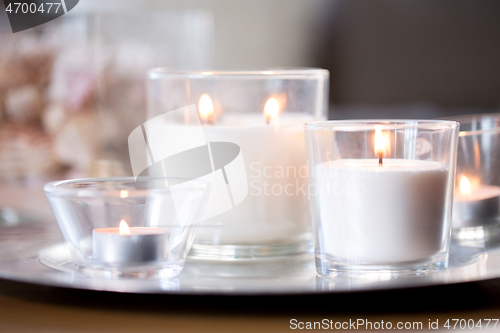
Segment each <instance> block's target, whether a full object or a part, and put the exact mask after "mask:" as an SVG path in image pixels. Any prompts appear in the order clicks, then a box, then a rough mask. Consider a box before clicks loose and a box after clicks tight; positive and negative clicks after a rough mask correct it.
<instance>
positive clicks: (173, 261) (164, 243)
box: [44, 177, 210, 278]
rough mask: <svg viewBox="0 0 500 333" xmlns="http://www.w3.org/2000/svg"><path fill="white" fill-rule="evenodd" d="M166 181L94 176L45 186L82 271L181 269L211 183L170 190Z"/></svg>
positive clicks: (137, 274)
mask: <svg viewBox="0 0 500 333" xmlns="http://www.w3.org/2000/svg"><path fill="white" fill-rule="evenodd" d="M167 181H168V180H166V179H160V178H158V179H153V178H145V177H141V178H138V179H137V181H135V180H134V178H132V177H127V178H94V179H75V180H65V181H56V182H51V183H48V184H46V185H45V186H44V191H45V195H46V197H47V200H48V202H49V205H50V207H51V209H52V212H53V213H54V215H55V218H56V220H57V223H58V225H59V228H60V230H61V232H62V234H63V236H64V239H65V240H66V242H67V244H68V245H69V248H70V251H71V254H72V258H73V261H74V264H75V265H76V266H77V267H78V269H79V271H80V272H82V273H83V274H84V275H88V276H91V277H109V278H116V277H130V278H169V277H173V276H175V275H177V274H179V273H180V272H181V270H182V268H183V266H184V263H185V261H186V257H187V253H188V251H189V250H190V248H191V245H192V242H193V239H194V235H195V231H196V227H197V225H198V223H196V221H197V219H198V218H199V214H201V213H202V211H203V209H204V207H205V205H206V200H207V197H208V194H209V191H210V185H209V184H207V183H206V182H203V181H201V180H199V181H194V182H193V181H192V182H190V183H189V186H184V187H183V188H182V189H180V190H177V191H175V192H173V191H172V190H171V188H170V187H169V186H168V185H166V184H167ZM170 181H171V180H170Z"/></svg>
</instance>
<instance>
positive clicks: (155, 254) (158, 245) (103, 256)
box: [92, 220, 168, 265]
mask: <svg viewBox="0 0 500 333" xmlns="http://www.w3.org/2000/svg"><path fill="white" fill-rule="evenodd" d="M92 242H93V250H92V251H93V259H94V262H95V263H96V264H98V265H103V264H104V265H113V264H118V265H122V264H141V263H151V262H155V261H159V262H160V261H164V260H166V259H167V243H168V234H167V231H166V230H164V229H159V228H149V227H131V228H130V227H129V226H128V225H127V223H126V222H125V221H124V220H121V221H120V225H119V227H116V228H98V229H94V230H93V232H92Z"/></svg>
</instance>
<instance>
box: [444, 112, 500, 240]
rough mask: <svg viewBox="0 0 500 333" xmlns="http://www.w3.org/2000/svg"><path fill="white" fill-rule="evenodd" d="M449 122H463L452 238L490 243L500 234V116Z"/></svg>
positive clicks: (464, 116) (458, 119)
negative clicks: (489, 241)
mask: <svg viewBox="0 0 500 333" xmlns="http://www.w3.org/2000/svg"><path fill="white" fill-rule="evenodd" d="M449 119H452V120H455V121H458V122H459V123H460V133H459V138H458V149H457V171H456V181H455V194H454V197H453V214H452V237H453V238H454V239H457V240H460V241H464V242H469V241H471V242H476V241H479V242H482V241H488V240H491V239H493V238H496V237H497V236H498V234H499V232H500V114H498V113H492V114H476V115H473V114H471V115H463V116H457V117H453V118H449Z"/></svg>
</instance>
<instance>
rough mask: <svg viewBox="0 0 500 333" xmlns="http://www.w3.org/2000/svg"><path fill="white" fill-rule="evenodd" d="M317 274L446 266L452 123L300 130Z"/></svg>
mask: <svg viewBox="0 0 500 333" xmlns="http://www.w3.org/2000/svg"><path fill="white" fill-rule="evenodd" d="M305 138H306V149H307V156H308V172H309V182H310V183H311V189H310V193H311V210H312V219H313V228H314V237H315V239H314V242H315V256H316V269H317V272H318V273H319V274H320V275H322V276H335V275H338V274H364V273H369V272H376V271H391V272H393V271H394V272H414V271H418V270H427V269H437V268H443V267H446V266H447V258H448V252H449V242H450V227H451V210H452V194H453V183H454V182H453V180H454V171H455V162H456V149H457V148H456V147H457V139H458V123H456V122H453V121H430V120H386V121H385V120H380V121H370V120H366V121H364V120H359V121H355V120H353V121H325V122H312V123H308V124H306V125H305Z"/></svg>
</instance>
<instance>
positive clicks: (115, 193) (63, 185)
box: [43, 177, 210, 198]
mask: <svg viewBox="0 0 500 333" xmlns="http://www.w3.org/2000/svg"><path fill="white" fill-rule="evenodd" d="M138 178H139V181H140V179H141V178H142V179H144V180H155V181H168V180H169V179H172V180H174V179H175V180H188V179H183V178H175V177H138ZM113 182H115V183H124V182H130V183H134V184H136V183H137V182H136V179H135V178H134V177H105V178H77V179H67V180H56V181H52V182H49V183H47V184H45V185H44V186H43V191H44V192H45V194H51V195H55V196H60V197H69V196H70V197H79V198H82V197H93V196H96V194H98V195H99V196H100V197H107V198H139V197H144V196H147V194H148V193H149V192H168V193H169V192H171V190H170V188H168V187H167V188H164V189H162V188H135V189H120V188H88V187H82V188H78V187H68V185H75V184H83V183H113ZM189 183H190V184H191V186H190V187H188V188H186V187H183V190H187V191H193V192H194V191H196V190H199V189H203V190H208V189H209V186H210V184H209V183H208V182H207V181H204V180H201V179H199V178H196V179H189ZM124 190H125V191H128V192H127V196H126V197H122V191H124ZM96 197H97V196H96Z"/></svg>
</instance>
